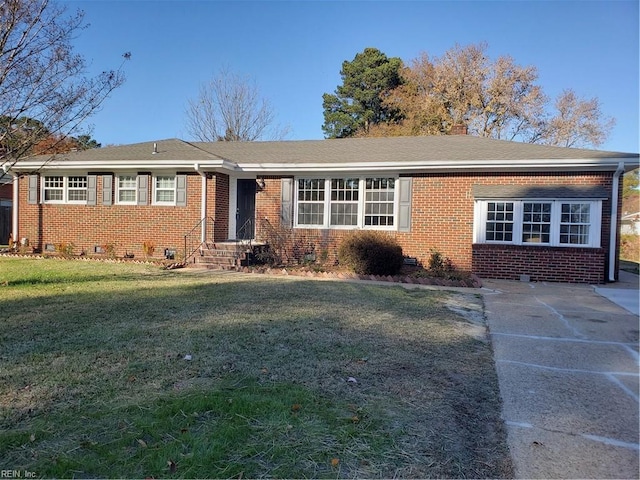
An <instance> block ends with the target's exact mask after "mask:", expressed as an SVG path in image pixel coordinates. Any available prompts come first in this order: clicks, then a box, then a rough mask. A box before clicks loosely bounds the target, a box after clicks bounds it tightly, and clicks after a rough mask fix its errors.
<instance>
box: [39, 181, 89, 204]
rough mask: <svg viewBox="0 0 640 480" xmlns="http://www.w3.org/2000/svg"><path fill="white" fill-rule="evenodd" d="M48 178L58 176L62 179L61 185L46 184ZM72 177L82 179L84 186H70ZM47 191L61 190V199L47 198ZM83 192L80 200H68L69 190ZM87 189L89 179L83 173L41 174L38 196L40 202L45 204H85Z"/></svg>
mask: <svg viewBox="0 0 640 480" xmlns="http://www.w3.org/2000/svg"><path fill="white" fill-rule="evenodd" d="M50 178H60V179H62V186H61V187H58V186H56V187H51V186H47V179H50ZM74 178H78V179H84V186H83V187H77V186H73V187H72V186H71V179H74ZM48 191H58V192H62V199H56V200H47V199H46V198H47V192H48ZM74 191H75V192H84V193H85V195H84V199H82V200H70V199H69V196H70V194H71V192H74ZM88 191H89V179H88V175H86V174H84V175H78V174H72V175H64V174H63V175H43V176H42V181H41V182H40V198H41V199H42V203H46V204H69V205H86V204H87V198H88Z"/></svg>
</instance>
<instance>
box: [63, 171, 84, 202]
mask: <svg viewBox="0 0 640 480" xmlns="http://www.w3.org/2000/svg"><path fill="white" fill-rule="evenodd" d="M67 201H68V202H69V203H86V202H87V177H68V178H67Z"/></svg>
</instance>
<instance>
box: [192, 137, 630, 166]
mask: <svg viewBox="0 0 640 480" xmlns="http://www.w3.org/2000/svg"><path fill="white" fill-rule="evenodd" d="M193 145H195V146H197V147H198V148H201V149H203V150H206V151H208V152H210V153H213V154H215V155H217V156H220V157H222V158H225V159H227V160H230V161H232V162H235V163H255V162H260V163H336V162H347V163H352V162H389V161H396V160H401V161H405V162H414V161H438V160H448V161H457V160H459V161H464V160H537V159H577V158H584V159H598V158H627V157H629V156H630V154H628V153H621V152H603V151H598V150H587V149H569V148H560V147H550V146H545V145H533V144H528V143H519V142H506V141H501V140H493V139H489V138H481V137H473V136H470V135H443V136H425V137H387V138H349V139H334V140H307V141H293V142H291V141H290V142H216V143H200V142H197V143H193ZM631 155H634V154H631ZM635 156H636V157H637V156H638V155H637V154H635Z"/></svg>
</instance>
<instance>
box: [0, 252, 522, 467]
mask: <svg viewBox="0 0 640 480" xmlns="http://www.w3.org/2000/svg"><path fill="white" fill-rule="evenodd" d="M448 305H450V306H451V305H455V307H456V308H457V309H458V310H457V311H460V308H462V310H463V311H464V310H467V311H469V312H472V313H473V312H475V313H478V312H480V313H481V310H482V305H481V300H480V299H479V298H477V297H476V296H474V295H473V294H462V293H453V292H439V291H426V290H417V289H416V290H411V289H405V288H402V287H399V286H374V285H367V284H361V283H341V282H321V281H310V280H302V279H289V278H281V277H278V278H270V277H265V276H252V275H243V274H228V273H227V274H224V273H210V272H207V273H200V272H194V271H189V270H183V271H162V270H159V269H158V268H157V267H153V266H149V265H136V264H111V263H98V262H81V261H61V260H31V259H15V258H9V257H6V258H0V311H2V318H3V319H2V323H0V341H1V344H2V348H1V349H0V362H1V364H2V368H1V369H0V458H2V468H4V469H7V468H8V469H11V470H21V471H31V472H35V473H36V475H37V476H39V477H59V478H69V477H104V478H106V477H109V478H124V477H126V478H131V477H135V478H149V477H154V478H159V477H163V478H167V477H171V478H240V477H243V478H257V477H276V478H285V477H286V478H303V477H313V478H336V477H339V478H346V477H370V478H374V477H376V478H383V477H384V478H389V477H405V478H406V477H414V478H418V477H420V478H423V477H449V478H452V477H458V478H462V477H475V478H480V477H482V478H486V477H494V478H495V477H508V476H511V475H512V468H511V464H510V459H509V455H508V451H507V448H506V445H505V432H504V427H503V425H502V422H501V420H500V401H499V395H498V389H497V380H496V375H495V371H494V366H493V361H492V355H491V347H490V345H489V343H488V342H487V341H486V340H485V339H483V338H478V336H477V328H476V327H475V326H474V325H473V324H471V323H469V322H468V321H466V320H465V319H464V318H462V317H461V316H459V315H458V314H456V313H454V312H453V311H452V310H451V309H450V308H448ZM185 355H191V360H186V359H185ZM350 377H352V378H354V379H355V380H356V382H357V383H354V382H352V381H349V378H350Z"/></svg>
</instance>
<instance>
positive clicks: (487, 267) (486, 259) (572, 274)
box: [473, 244, 606, 284]
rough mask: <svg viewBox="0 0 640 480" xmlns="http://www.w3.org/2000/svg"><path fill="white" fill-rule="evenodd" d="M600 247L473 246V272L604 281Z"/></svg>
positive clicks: (603, 256) (603, 255)
mask: <svg viewBox="0 0 640 480" xmlns="http://www.w3.org/2000/svg"><path fill="white" fill-rule="evenodd" d="M605 260H606V252H605V250H604V249H603V248H564V247H530V246H520V245H488V244H475V245H473V271H474V273H475V274H476V275H478V276H479V277H484V278H500V279H505V280H519V279H520V276H521V275H528V276H529V277H530V280H531V281H532V282H537V281H549V282H571V283H595V284H599V283H604V282H605V273H606V269H605V264H606V261H605Z"/></svg>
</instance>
